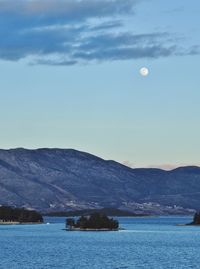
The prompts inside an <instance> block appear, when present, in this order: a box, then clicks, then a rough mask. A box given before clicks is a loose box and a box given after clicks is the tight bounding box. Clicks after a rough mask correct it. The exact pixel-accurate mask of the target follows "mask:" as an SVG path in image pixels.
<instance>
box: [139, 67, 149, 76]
mask: <svg viewBox="0 0 200 269" xmlns="http://www.w3.org/2000/svg"><path fill="white" fill-rule="evenodd" d="M148 74H149V70H148V68H146V67H142V68H141V69H140V75H141V76H143V77H146V76H148Z"/></svg>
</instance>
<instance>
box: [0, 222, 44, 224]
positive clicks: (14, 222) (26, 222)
mask: <svg viewBox="0 0 200 269" xmlns="http://www.w3.org/2000/svg"><path fill="white" fill-rule="evenodd" d="M32 224H44V223H43V222H18V221H1V222H0V225H32Z"/></svg>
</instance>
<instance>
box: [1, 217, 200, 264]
mask: <svg viewBox="0 0 200 269" xmlns="http://www.w3.org/2000/svg"><path fill="white" fill-rule="evenodd" d="M45 221H46V222H50V225H47V224H42V225H14V226H0V269H50V268H56V269H79V268H80V269H90V268H91V269H129V268H130V269H144V268H145V269H147V268H148V269H151V268H152V269H189V268H193V269H199V268H200V227H191V226H187V227H180V226H176V224H178V223H188V222H190V221H191V217H155V218H153V217H152V218H119V221H120V225H121V226H122V227H123V228H126V230H124V231H119V232H66V231H63V230H62V228H64V221H65V219H64V218H46V219H45Z"/></svg>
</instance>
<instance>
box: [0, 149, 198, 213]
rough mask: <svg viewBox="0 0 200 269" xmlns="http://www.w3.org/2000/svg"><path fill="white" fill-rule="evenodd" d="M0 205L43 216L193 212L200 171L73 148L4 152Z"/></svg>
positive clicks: (1, 156) (0, 163) (0, 165)
mask: <svg viewBox="0 0 200 269" xmlns="http://www.w3.org/2000/svg"><path fill="white" fill-rule="evenodd" d="M0 204H1V205H9V206H16V207H25V208H31V209H36V210H39V211H41V212H52V211H65V210H81V209H88V208H90V209H93V208H103V207H107V208H108V207H112V208H118V209H123V210H129V211H132V212H135V213H148V214H149V213H151V214H179V213H180V214H182V213H193V212H194V210H199V209H200V168H199V167H195V166H189V167H180V168H177V169H174V170H171V171H165V170H162V169H153V168H138V169H132V168H130V167H127V166H125V165H122V164H120V163H117V162H115V161H110V160H103V159H101V158H99V157H96V156H94V155H91V154H89V153H85V152H81V151H77V150H73V149H56V148H55V149H48V148H43V149H36V150H28V149H24V148H17V149H10V150H0Z"/></svg>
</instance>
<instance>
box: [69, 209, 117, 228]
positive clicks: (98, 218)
mask: <svg viewBox="0 0 200 269" xmlns="http://www.w3.org/2000/svg"><path fill="white" fill-rule="evenodd" d="M66 227H70V229H82V230H84V229H96V230H100V229H107V230H117V229H118V228H119V223H118V221H117V220H114V219H112V218H108V217H107V216H106V215H105V214H99V213H93V214H91V215H90V216H88V217H85V216H81V217H80V218H79V219H78V220H77V221H75V220H74V219H72V218H68V219H67V220H66Z"/></svg>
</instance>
